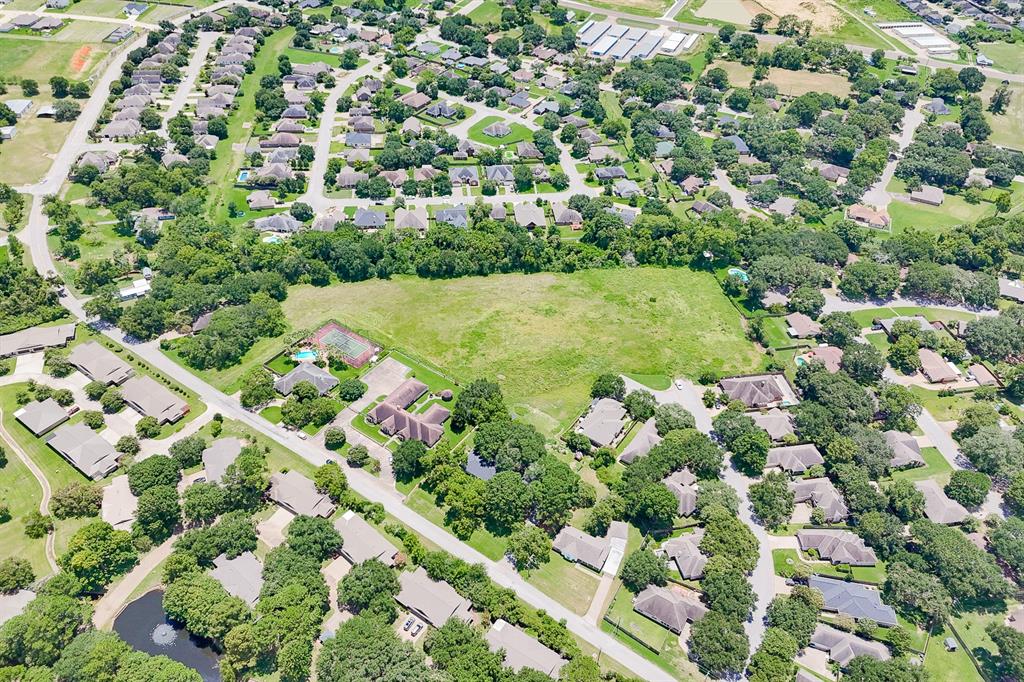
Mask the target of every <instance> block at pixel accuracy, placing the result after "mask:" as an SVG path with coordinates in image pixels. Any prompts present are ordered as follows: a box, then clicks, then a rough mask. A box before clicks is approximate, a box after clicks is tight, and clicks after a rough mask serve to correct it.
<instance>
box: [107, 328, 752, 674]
mask: <svg viewBox="0 0 1024 682" xmlns="http://www.w3.org/2000/svg"><path fill="white" fill-rule="evenodd" d="M104 333H106V334H107V335H108V336H110V337H111V338H114V339H115V340H117V341H119V342H122V343H123V342H124V339H123V338H122V337H121V335H120V333H119V332H118V330H116V329H108V330H106V331H105V332H104ZM131 348H132V351H133V352H134V353H135V354H136V355H138V356H139V357H140V358H142V359H143V360H145V361H146V362H147V363H149V364H150V365H151V366H153V367H155V368H156V369H158V370H160V371H161V372H163V373H164V374H165V375H167V376H169V377H171V378H173V379H174V380H175V381H178V382H179V383H181V384H182V385H184V386H186V387H188V388H189V389H190V390H192V391H195V392H196V393H197V394H198V395H199V397H200V398H201V399H202V400H203V401H204V402H205V403H206V404H207V409H208V410H211V411H213V412H220V413H221V414H223V415H224V416H225V417H228V418H230V419H236V420H238V421H241V422H243V423H244V424H246V425H247V426H248V427H250V428H251V429H252V430H253V431H255V432H257V433H259V434H261V435H263V436H266V437H268V438H271V439H273V440H276V441H278V442H279V443H281V444H283V445H285V446H286V447H288V448H290V449H291V450H293V451H294V452H296V453H297V454H299V455H300V456H301V457H303V458H304V459H306V460H307V461H309V462H310V463H312V464H314V465H317V466H319V465H320V464H323V463H325V462H326V461H327V460H328V459H334V460H335V461H338V460H337V459H336V458H334V457H332V456H330V455H328V453H326V452H325V451H324V450H322V449H320V448H319V447H316V446H315V445H314V444H312V443H310V442H308V441H305V440H301V439H299V438H298V437H297V436H295V435H294V434H293V433H288V432H283V431H282V430H280V429H277V428H275V427H273V426H271V425H270V424H269V423H268V422H267V421H266V420H264V419H263V418H262V417H259V416H257V415H254V414H252V413H251V412H248V411H246V410H244V409H242V408H241V407H240V406H239V405H238V403H237V402H236V401H235V400H234V399H233V398H230V397H228V396H226V395H224V394H223V393H221V392H220V391H218V390H217V389H215V388H213V387H212V386H210V385H209V384H207V383H206V382H204V381H202V380H201V379H199V378H198V377H196V376H195V375H193V374H192V373H191V372H188V371H187V370H185V369H183V368H182V367H181V366H179V365H178V364H176V363H175V362H173V361H172V360H170V359H169V358H168V357H167V356H165V355H164V354H163V353H161V352H160V348H159V344H158V343H156V342H149V343H145V344H135V345H133V346H132V347H131ZM339 464H341V466H342V467H343V468H344V469H345V473H346V475H347V476H348V480H349V486H350V487H351V488H352V489H353V490H355V491H356V492H357V493H359V494H360V495H362V496H363V497H365V498H366V499H368V500H370V501H371V502H379V503H380V504H382V505H383V506H384V508H385V510H386V511H387V512H388V513H389V514H391V515H392V516H394V517H395V518H396V519H398V521H399V522H401V523H402V524H404V525H406V526H407V527H409V528H410V529H412V530H413V531H414V532H416V533H418V534H419V535H421V536H423V537H424V538H426V539H427V540H428V541H430V542H432V543H434V544H436V545H437V546H439V547H443V548H444V549H445V550H446V551H448V552H450V553H451V554H453V555H455V556H457V557H459V558H461V559H463V560H464V561H468V562H471V563H479V564H483V565H484V567H485V568H486V569H487V573H488V575H489V576H490V577H491V579H492V580H494V582H495V583H497V584H498V585H500V586H502V587H507V588H510V589H512V590H513V591H515V593H516V594H517V595H518V596H519V597H520V598H521V599H523V600H524V601H525V602H526V603H528V604H530V605H531V606H533V607H535V608H540V609H544V610H545V611H546V612H547V613H548V614H549V615H550V616H551V617H553V618H554V619H555V620H562V619H564V620H565V622H566V626H567V627H568V628H569V630H570V631H571V632H573V633H574V634H575V635H577V636H578V637H580V638H581V639H583V640H584V641H587V642H589V643H590V644H592V645H593V646H595V647H598V648H599V649H600V650H601V651H602V652H603V653H604V654H606V655H608V656H611V657H612V658H613V659H615V660H617V661H618V662H619V663H621V664H622V665H624V666H626V667H627V668H629V669H630V670H631V671H632V672H633V673H634V674H636V675H638V676H640V677H642V678H643V679H646V680H665V679H667V676H666V674H665V672H664V671H663V670H662V669H661V668H659V667H658V666H656V665H655V664H653V663H651V662H650V661H648V660H646V659H645V658H643V657H641V656H639V655H638V654H636V653H635V652H633V650H632V649H630V648H629V647H627V646H626V645H624V644H623V643H621V642H620V641H618V640H617V639H615V638H613V637H612V636H610V635H608V634H607V633H605V632H603V631H601V629H600V628H599V627H598V626H597V625H595V624H594V623H591V622H588V621H587V620H586V618H584V617H583V616H579V615H577V614H576V613H574V612H572V611H570V610H569V609H567V608H566V607H565V606H563V605H562V604H560V603H559V602H558V601H556V600H555V599H553V598H551V597H549V596H548V595H546V594H544V593H543V592H541V591H540V590H538V589H537V588H536V587H534V586H533V585H531V584H529V583H527V582H526V581H525V580H523V578H522V577H521V576H520V575H519V574H518V573H517V572H516V570H515V569H514V568H513V567H512V566H511V565H510V564H508V563H507V562H497V561H491V560H490V559H488V558H487V557H485V556H484V555H483V554H480V553H479V552H477V551H476V550H474V549H472V548H471V547H469V546H468V545H465V544H463V543H462V542H461V541H459V540H458V538H456V537H455V536H453V535H451V534H450V533H449V532H448V531H447V530H445V529H443V528H440V527H439V526H436V525H434V524H433V523H431V522H430V521H428V520H427V519H425V518H423V517H422V516H420V515H419V514H418V513H416V512H415V511H413V510H412V509H410V508H409V507H406V506H405V505H404V504H403V503H402V496H401V494H399V493H398V492H397V491H396V490H394V489H393V488H391V487H390V486H388V485H387V484H386V483H385V482H383V481H381V480H380V479H378V478H376V477H374V476H373V475H372V474H369V473H367V472H365V471H362V470H360V469H352V468H350V467H348V466H347V465H346V464H345V463H344V461H340V462H339ZM758 641H760V640H758Z"/></svg>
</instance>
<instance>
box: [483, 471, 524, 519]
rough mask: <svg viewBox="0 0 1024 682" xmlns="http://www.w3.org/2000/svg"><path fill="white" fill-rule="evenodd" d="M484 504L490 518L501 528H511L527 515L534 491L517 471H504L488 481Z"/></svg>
mask: <svg viewBox="0 0 1024 682" xmlns="http://www.w3.org/2000/svg"><path fill="white" fill-rule="evenodd" d="M484 504H485V507H486V509H487V515H488V518H489V519H490V520H491V522H492V523H493V524H494V525H495V526H497V527H498V528H499V529H510V528H513V527H515V526H516V525H517V524H519V523H522V521H523V520H524V519H525V518H526V517H527V515H528V514H529V512H530V509H531V508H532V507H533V492H532V491H531V489H530V487H529V486H528V485H527V484H526V482H525V481H523V477H522V476H521V475H520V474H519V473H518V472H515V471H502V472H499V473H497V474H495V475H494V476H493V477H492V478H491V479H490V480H489V481H487V483H486V487H485V490H484Z"/></svg>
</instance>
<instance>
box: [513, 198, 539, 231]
mask: <svg viewBox="0 0 1024 682" xmlns="http://www.w3.org/2000/svg"><path fill="white" fill-rule="evenodd" d="M512 213H513V215H514V216H515V221H516V224H517V225H519V226H520V227H527V228H530V229H533V228H535V227H547V224H548V221H547V217H546V216H545V215H544V209H543V208H542V207H540V206H538V205H537V204H531V203H522V204H516V205H515V206H513V207H512Z"/></svg>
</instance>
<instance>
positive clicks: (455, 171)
mask: <svg viewBox="0 0 1024 682" xmlns="http://www.w3.org/2000/svg"><path fill="white" fill-rule="evenodd" d="M448 179H449V180H451V183H452V187H462V186H466V185H468V186H470V187H476V186H477V185H479V184H480V169H479V168H477V167H476V166H452V167H450V168H449V169H448Z"/></svg>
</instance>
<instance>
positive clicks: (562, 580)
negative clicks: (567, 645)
mask: <svg viewBox="0 0 1024 682" xmlns="http://www.w3.org/2000/svg"><path fill="white" fill-rule="evenodd" d="M524 575H525V577H526V580H527V582H529V583H530V584H531V585H533V586H534V587H536V588H537V589H539V590H540V591H541V592H544V593H545V594H547V595H548V596H549V597H553V598H555V599H557V600H558V601H559V602H561V603H562V604H563V605H564V606H566V607H567V608H569V609H571V610H572V611H573V612H574V613H578V614H580V615H583V614H584V613H586V612H587V609H588V608H590V602H591V600H593V598H594V593H595V592H596V591H597V586H598V583H599V582H600V579H599V578H598V576H597V574H596V573H591V572H590V571H588V570H587V569H585V568H580V567H579V566H577V565H576V564H573V563H570V562H568V561H566V560H565V559H563V558H562V556H561V555H560V554H556V553H555V552H552V553H551V559H550V560H549V561H548V562H547V563H544V564H541V565H540V567H539V568H535V569H533V570H532V571H530V572H529V573H527V574H524Z"/></svg>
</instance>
